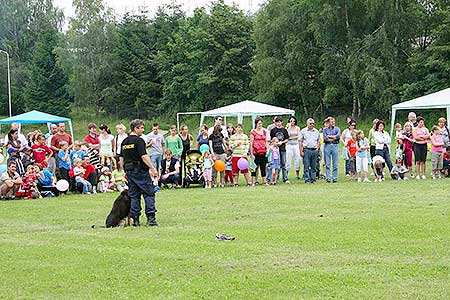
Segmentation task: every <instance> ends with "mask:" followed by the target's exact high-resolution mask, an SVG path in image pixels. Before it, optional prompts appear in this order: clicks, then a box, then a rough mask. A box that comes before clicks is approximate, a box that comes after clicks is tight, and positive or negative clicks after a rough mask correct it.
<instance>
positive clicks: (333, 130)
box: [323, 117, 341, 182]
mask: <svg viewBox="0 0 450 300" xmlns="http://www.w3.org/2000/svg"><path fill="white" fill-rule="evenodd" d="M329 120H330V122H329V125H328V127H327V128H324V129H323V141H324V143H325V146H324V151H323V152H324V160H325V176H326V178H327V182H331V180H333V182H337V179H338V159H339V139H340V137H341V130H340V129H339V127H337V126H336V120H335V119H334V118H331V117H330V118H329ZM332 162H333V175H332V176H333V177H332V178H331V174H330V168H331V163H332Z"/></svg>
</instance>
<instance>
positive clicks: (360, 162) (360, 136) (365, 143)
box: [356, 130, 370, 182]
mask: <svg viewBox="0 0 450 300" xmlns="http://www.w3.org/2000/svg"><path fill="white" fill-rule="evenodd" d="M369 148H370V145H369V140H368V139H366V138H365V137H364V132H363V131H362V130H358V131H357V132H356V172H357V173H358V182H361V174H362V173H363V174H364V182H370V180H369V178H367V176H368V173H369V167H368V165H369V158H368V157H369V155H368V153H367V150H368V149H369Z"/></svg>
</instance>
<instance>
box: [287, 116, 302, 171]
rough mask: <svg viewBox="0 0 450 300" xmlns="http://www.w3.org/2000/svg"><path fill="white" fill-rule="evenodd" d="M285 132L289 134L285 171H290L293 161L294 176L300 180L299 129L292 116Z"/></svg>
mask: <svg viewBox="0 0 450 300" xmlns="http://www.w3.org/2000/svg"><path fill="white" fill-rule="evenodd" d="M286 130H287V131H288V133H289V140H288V142H287V144H286V170H287V171H288V172H289V170H290V169H291V163H292V159H294V167H295V175H296V176H297V179H300V160H301V156H300V145H299V138H300V127H298V126H297V119H296V118H295V117H294V116H291V117H289V121H288V124H287V125H286Z"/></svg>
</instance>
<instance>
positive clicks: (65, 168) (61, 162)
mask: <svg viewBox="0 0 450 300" xmlns="http://www.w3.org/2000/svg"><path fill="white" fill-rule="evenodd" d="M59 145H60V147H61V150H59V152H58V166H59V174H60V176H61V179H65V180H67V182H69V170H70V166H71V163H70V158H69V144H68V143H67V142H66V141H61V142H60V143H59Z"/></svg>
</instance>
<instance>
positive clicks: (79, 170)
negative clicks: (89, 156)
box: [73, 158, 92, 194]
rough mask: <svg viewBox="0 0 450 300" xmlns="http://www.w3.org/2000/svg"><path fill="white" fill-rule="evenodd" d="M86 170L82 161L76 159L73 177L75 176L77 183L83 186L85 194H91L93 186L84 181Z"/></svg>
mask: <svg viewBox="0 0 450 300" xmlns="http://www.w3.org/2000/svg"><path fill="white" fill-rule="evenodd" d="M85 172H86V171H85V170H84V168H83V166H82V165H81V159H79V158H77V159H75V167H74V168H73V176H75V181H76V182H77V183H81V184H82V185H83V194H90V193H91V190H92V184H91V183H90V182H89V181H87V180H86V179H84V173H85Z"/></svg>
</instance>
